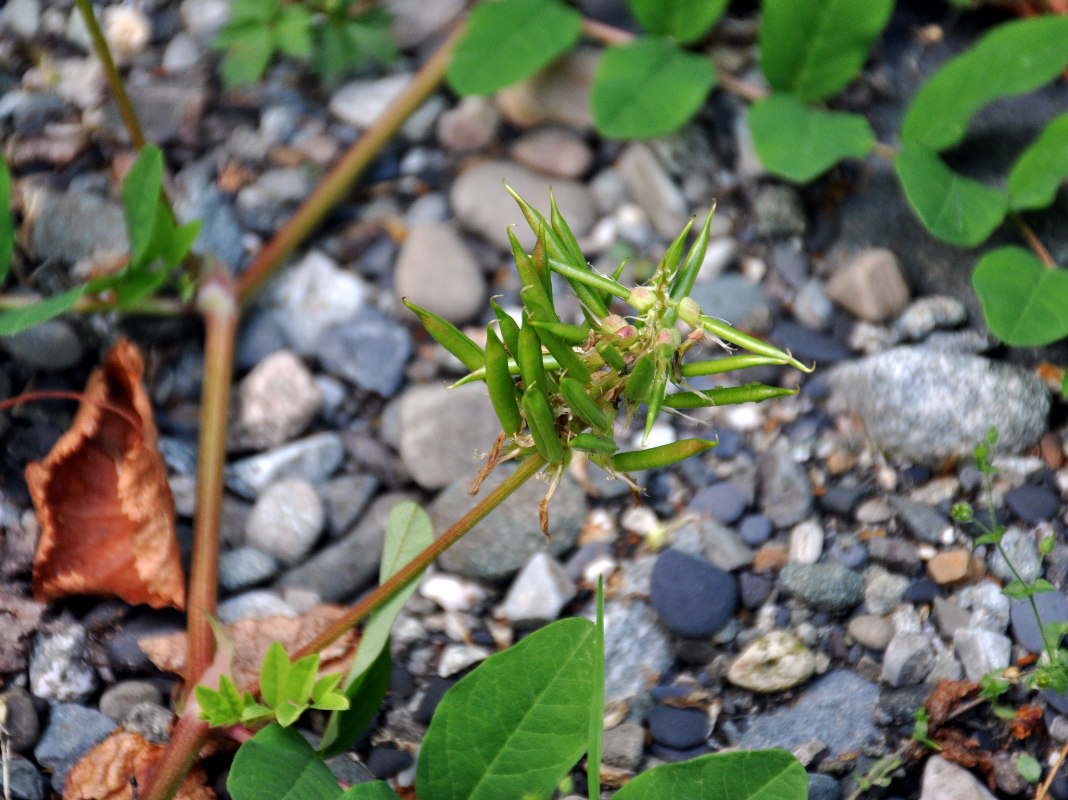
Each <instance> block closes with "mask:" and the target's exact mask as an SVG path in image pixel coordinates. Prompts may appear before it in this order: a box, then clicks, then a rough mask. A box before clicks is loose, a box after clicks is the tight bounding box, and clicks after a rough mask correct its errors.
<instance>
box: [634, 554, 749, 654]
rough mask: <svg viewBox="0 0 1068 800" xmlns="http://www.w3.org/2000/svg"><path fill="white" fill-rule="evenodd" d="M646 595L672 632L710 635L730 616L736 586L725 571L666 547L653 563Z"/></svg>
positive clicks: (735, 600) (682, 634)
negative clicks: (650, 580)
mask: <svg viewBox="0 0 1068 800" xmlns="http://www.w3.org/2000/svg"><path fill="white" fill-rule="evenodd" d="M649 599H650V600H651V601H652V604H653V608H655V609H656V612H657V614H658V615H659V616H660V619H661V620H662V621H663V623H664V624H665V625H667V626H668V627H669V628H671V630H673V631H674V632H675V633H677V634H679V635H681V636H694V637H699V636H711V635H712V634H714V633H715V632H716V631H718V630H719V629H720V628H722V627H723V626H724V625H726V624H727V623H728V622H729V621H730V619H731V617H732V616H734V610H735V608H736V607H737V603H738V586H737V582H736V581H735V580H734V576H733V575H731V574H730V573H729V572H724V571H723V570H721V569H719V568H718V567H714V566H712V565H711V564H709V563H708V562H707V561H705V560H704V559H700V558H694V557H693V556H690V555H686V554H685V553H681V552H679V551H678V550H674V549H672V548H668V549H667V550H664V551H663V552H662V553H661V554H660V555H659V556H658V557H657V559H656V565H655V566H654V567H653V575H652V583H651V587H650V592H649Z"/></svg>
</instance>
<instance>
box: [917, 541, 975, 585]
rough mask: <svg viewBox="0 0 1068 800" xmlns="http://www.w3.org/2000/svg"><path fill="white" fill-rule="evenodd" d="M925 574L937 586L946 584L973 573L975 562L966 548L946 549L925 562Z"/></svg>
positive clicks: (960, 579)
mask: <svg viewBox="0 0 1068 800" xmlns="http://www.w3.org/2000/svg"><path fill="white" fill-rule="evenodd" d="M927 574H928V575H929V576H930V578H931V580H933V581H934V582H935V583H937V584H938V585H939V586H946V585H948V584H951V583H956V582H957V581H962V580H964V579H965V578H968V577H969V576H973V575H975V574H976V564H975V560H974V559H973V558H972V554H971V553H970V552H968V551H967V550H964V549H962V548H957V549H955V550H946V551H945V552H942V553H939V554H938V555H936V556H935V557H934V558H932V559H931V560H930V561H928V562H927Z"/></svg>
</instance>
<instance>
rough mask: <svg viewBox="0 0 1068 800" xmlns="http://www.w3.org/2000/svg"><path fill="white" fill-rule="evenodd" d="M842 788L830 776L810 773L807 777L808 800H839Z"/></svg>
mask: <svg viewBox="0 0 1068 800" xmlns="http://www.w3.org/2000/svg"><path fill="white" fill-rule="evenodd" d="M841 797H842V788H841V787H840V786H839V785H838V781H836V780H835V779H834V778H832V777H831V776H830V775H824V774H822V773H820V772H810V773H809V775H808V800H841Z"/></svg>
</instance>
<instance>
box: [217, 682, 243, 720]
mask: <svg viewBox="0 0 1068 800" xmlns="http://www.w3.org/2000/svg"><path fill="white" fill-rule="evenodd" d="M219 695H220V696H221V697H222V701H223V703H224V705H225V707H226V710H227V711H228V712H229V713H230V715H231V716H232V717H240V716H241V709H243V708H244V707H245V703H244V700H243V699H242V697H241V692H239V691H238V689H237V687H236V686H234V682H233V681H232V680H230V676H229V675H220V676H219Z"/></svg>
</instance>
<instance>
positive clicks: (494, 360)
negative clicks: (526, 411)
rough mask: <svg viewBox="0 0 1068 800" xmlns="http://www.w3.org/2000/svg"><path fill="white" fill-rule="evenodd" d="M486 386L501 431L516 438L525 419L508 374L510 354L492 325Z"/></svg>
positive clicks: (487, 341)
mask: <svg viewBox="0 0 1068 800" xmlns="http://www.w3.org/2000/svg"><path fill="white" fill-rule="evenodd" d="M486 386H487V388H488V389H489V396H490V402H492V403H493V410H494V411H496V412H497V419H499V420H500V421H501V429H502V430H503V431H504V432H505V433H507V434H508V435H509V436H515V435H516V434H517V433H518V432H519V429H520V428H522V427H523V418H522V416H521V415H520V413H519V401H518V400H517V398H516V388H515V382H514V381H513V380H512V376H511V375H510V374H509V373H508V354H507V353H506V352H505V351H504V345H503V344H501V340H500V339H498V338H497V334H496V333H494V332H493V326H492V325H490V326H489V327H487V328H486Z"/></svg>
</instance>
